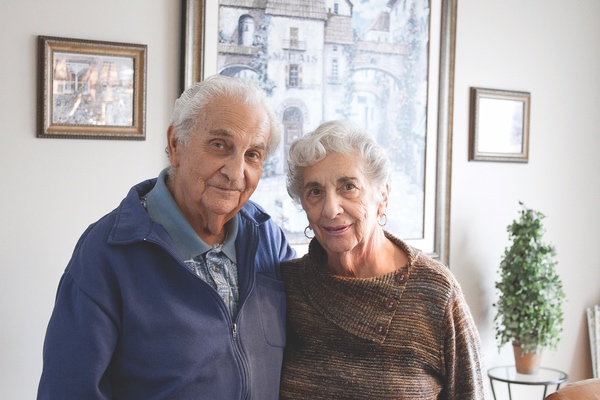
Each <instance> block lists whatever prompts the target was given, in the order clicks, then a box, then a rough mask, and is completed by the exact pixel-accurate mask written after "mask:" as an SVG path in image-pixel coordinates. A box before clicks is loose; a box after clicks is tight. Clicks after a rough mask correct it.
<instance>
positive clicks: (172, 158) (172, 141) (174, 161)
mask: <svg viewBox="0 0 600 400" xmlns="http://www.w3.org/2000/svg"><path fill="white" fill-rule="evenodd" d="M179 148H180V142H179V140H177V135H175V132H174V130H173V125H169V128H168V129H167V152H168V153H169V163H170V164H171V166H172V167H173V168H177V167H178V166H179Z"/></svg>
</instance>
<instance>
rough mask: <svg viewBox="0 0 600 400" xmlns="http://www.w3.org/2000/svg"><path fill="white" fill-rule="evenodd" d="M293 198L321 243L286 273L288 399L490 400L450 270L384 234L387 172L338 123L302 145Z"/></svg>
mask: <svg viewBox="0 0 600 400" xmlns="http://www.w3.org/2000/svg"><path fill="white" fill-rule="evenodd" d="M288 162H289V171H288V182H287V187H288V192H289V194H290V196H291V197H292V198H293V199H294V200H295V201H296V202H298V203H300V204H301V205H302V208H303V209H304V211H305V212H306V216H307V218H308V222H309V226H308V227H307V230H306V231H305V233H307V234H308V233H310V232H309V230H312V231H313V232H314V239H312V241H311V243H310V245H309V251H308V254H306V255H305V256H304V257H302V258H300V259H296V260H293V261H290V262H287V263H285V264H283V265H282V268H281V269H282V274H283V280H284V283H285V286H286V291H287V302H288V303H287V307H288V313H287V319H288V340H287V346H286V350H285V354H284V365H283V372H282V382H281V392H280V398H281V399H342V398H343V399H350V398H355V399H412V400H414V399H456V400H469V399H484V395H485V390H484V383H483V379H482V365H481V353H480V342H479V336H478V333H477V330H476V328H475V325H474V322H473V319H472V317H471V314H470V311H469V308H468V306H467V304H466V302H465V300H464V298H463V294H462V292H461V289H460V287H459V285H458V283H457V281H456V280H455V278H454V277H453V275H452V274H451V272H450V271H449V270H448V268H447V267H446V266H444V265H442V264H440V263H438V262H436V261H434V260H433V259H431V258H429V257H427V256H426V255H425V254H423V253H422V252H420V251H419V250H417V249H415V248H413V247H411V246H409V245H407V244H406V243H404V242H403V241H401V240H400V239H398V238H396V237H394V236H392V235H391V234H390V233H388V232H386V231H384V229H383V228H382V226H384V225H385V223H386V222H387V217H386V209H387V207H388V195H389V191H390V161H389V159H388V158H387V156H386V154H385V152H384V150H383V149H382V148H381V147H380V146H379V145H378V144H377V143H376V142H375V141H374V140H373V139H372V138H371V137H370V135H369V134H368V133H367V132H364V131H363V130H360V129H357V128H354V127H352V126H351V125H348V124H346V123H344V122H341V121H332V122H328V123H325V124H323V125H321V126H320V127H319V128H317V129H316V130H315V131H314V132H312V133H310V134H308V135H306V136H304V137H302V138H301V139H299V140H297V141H295V142H294V143H293V144H292V146H291V149H290V153H289V161H288Z"/></svg>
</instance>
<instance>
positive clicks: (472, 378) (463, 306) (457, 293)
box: [444, 284, 486, 400]
mask: <svg viewBox="0 0 600 400" xmlns="http://www.w3.org/2000/svg"><path fill="white" fill-rule="evenodd" d="M444 362H445V365H444V368H445V372H446V373H445V377H446V382H445V390H444V391H445V393H446V397H444V398H446V399H448V400H485V399H486V386H485V384H484V380H483V356H482V352H481V342H480V338H479V333H478V332H477V328H476V326H475V322H474V321H473V317H472V316H471V311H470V310H469V307H468V305H467V303H466V301H465V299H464V296H463V294H462V291H461V289H460V287H459V286H458V285H457V284H455V286H454V294H453V296H452V297H451V298H450V301H449V303H448V306H447V310H446V323H445V343H444Z"/></svg>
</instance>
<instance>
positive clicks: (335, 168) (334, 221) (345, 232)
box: [302, 153, 383, 254]
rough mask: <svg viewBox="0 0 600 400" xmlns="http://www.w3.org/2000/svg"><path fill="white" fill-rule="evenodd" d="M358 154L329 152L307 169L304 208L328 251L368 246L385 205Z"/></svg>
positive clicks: (318, 238)
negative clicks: (368, 178)
mask: <svg viewBox="0 0 600 400" xmlns="http://www.w3.org/2000/svg"><path fill="white" fill-rule="evenodd" d="M359 158H360V157H359V156H358V155H352V156H348V155H344V154H337V153H330V154H328V155H327V156H326V157H325V158H324V159H323V160H321V161H319V162H317V163H316V164H313V165H311V166H309V167H305V168H304V188H303V192H302V207H303V208H304V210H305V211H306V216H307V217H308V221H309V223H310V226H311V228H312V229H313V231H314V232H315V236H316V238H317V240H318V241H319V243H321V245H322V246H323V247H324V248H325V250H326V251H327V253H329V254H334V253H338V254H339V253H344V252H348V251H352V250H355V249H357V246H359V248H360V246H363V247H364V246H366V245H368V242H369V237H370V236H371V234H372V233H373V231H374V230H375V229H377V215H378V211H379V208H380V207H383V205H381V204H380V202H379V201H378V200H377V194H376V193H375V191H374V189H373V185H372V184H371V182H369V181H368V180H367V177H366V176H365V174H364V173H363V171H362V162H361V161H357V160H359Z"/></svg>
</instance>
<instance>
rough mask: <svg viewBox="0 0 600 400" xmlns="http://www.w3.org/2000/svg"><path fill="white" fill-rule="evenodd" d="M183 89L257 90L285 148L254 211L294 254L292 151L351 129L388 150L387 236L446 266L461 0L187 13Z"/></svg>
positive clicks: (300, 222) (213, 6)
mask: <svg viewBox="0 0 600 400" xmlns="http://www.w3.org/2000/svg"><path fill="white" fill-rule="evenodd" d="M183 5H184V7H183V12H184V16H183V24H182V28H183V29H182V30H183V41H182V47H183V63H182V64H183V68H182V75H181V89H182V90H184V89H185V88H187V87H188V86H189V85H191V84H193V83H194V82H197V81H199V80H202V79H203V78H204V77H205V76H209V75H213V74H216V73H218V74H224V75H230V76H240V77H244V78H247V79H250V80H253V81H255V82H256V83H257V84H258V85H259V86H260V87H261V88H262V89H263V90H264V91H265V92H266V93H267V94H268V96H269V97H270V98H271V99H272V101H273V106H274V108H275V111H276V113H277V114H278V115H279V117H280V121H281V123H282V125H283V135H282V144H281V146H280V148H279V150H278V152H277V153H276V154H275V155H274V156H273V157H271V159H269V160H267V162H266V163H265V165H264V167H263V176H262V178H261V181H260V183H259V186H258V188H257V190H256V192H255V193H254V194H253V196H252V200H254V201H256V202H257V203H259V204H260V205H262V206H263V207H264V208H265V209H266V210H267V211H268V212H269V214H271V216H272V217H273V218H274V219H275V221H276V222H277V223H278V224H279V225H280V226H282V227H283V229H284V230H285V233H286V235H287V237H288V239H289V240H290V241H291V242H292V243H294V244H295V245H297V246H303V245H306V244H307V242H308V240H307V239H306V238H305V237H304V234H303V231H304V228H305V227H306V225H307V220H306V217H305V215H304V212H303V211H302V210H301V209H299V208H298V207H297V206H296V205H294V204H293V203H292V201H291V199H290V198H289V196H288V194H287V190H286V186H285V171H286V156H287V151H288V149H289V146H290V144H291V143H292V142H293V140H294V139H296V138H298V137H301V136H302V135H305V134H307V133H308V132H311V131H312V130H314V129H315V128H316V127H317V126H318V125H319V124H321V123H322V122H325V121H328V120H333V119H348V120H351V121H353V122H354V123H355V124H357V125H359V126H361V127H363V128H365V129H366V130H368V131H369V132H371V133H372V135H373V136H374V137H375V139H376V140H377V141H378V142H379V143H380V144H381V145H382V146H383V147H384V148H386V149H387V150H388V155H389V157H390V159H391V161H392V165H393V177H392V188H391V197H390V206H389V208H388V212H387V215H388V223H387V225H386V229H387V230H389V231H390V232H391V233H392V234H394V235H396V236H398V237H400V238H402V239H403V240H406V241H407V242H408V243H410V244H412V245H414V246H415V247H418V248H420V249H421V250H423V251H425V252H427V253H428V254H429V255H431V256H433V257H435V258H438V259H440V260H441V261H443V262H448V237H449V231H448V224H449V208H450V204H449V202H450V190H449V175H450V162H451V156H450V141H451V118H450V115H449V113H450V110H451V109H452V104H451V103H452V97H453V94H452V81H453V60H454V40H455V37H454V36H455V16H456V0H437V1H436V0H312V1H308V0H304V1H298V0H293V1H292V0H284V1H282V0H278V1H270V0H264V1H256V0H219V1H218V2H216V1H215V2H212V1H206V0H184V1H183Z"/></svg>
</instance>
